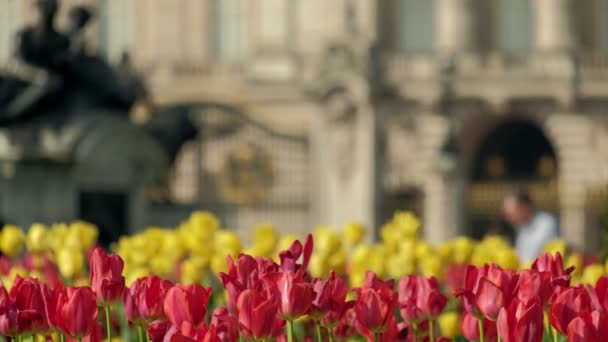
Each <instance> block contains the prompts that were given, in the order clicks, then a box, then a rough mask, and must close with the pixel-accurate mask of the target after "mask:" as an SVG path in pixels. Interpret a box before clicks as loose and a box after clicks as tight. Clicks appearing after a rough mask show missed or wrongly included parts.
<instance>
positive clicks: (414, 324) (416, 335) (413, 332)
mask: <svg viewBox="0 0 608 342" xmlns="http://www.w3.org/2000/svg"><path fill="white" fill-rule="evenodd" d="M412 334H413V335H414V342H417V341H418V324H417V323H412Z"/></svg>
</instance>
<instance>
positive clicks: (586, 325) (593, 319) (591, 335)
mask: <svg viewBox="0 0 608 342" xmlns="http://www.w3.org/2000/svg"><path fill="white" fill-rule="evenodd" d="M607 339H608V316H607V315H606V314H605V313H602V312H600V311H597V310H596V311H593V312H592V313H589V312H583V313H581V314H579V315H578V317H576V318H575V319H573V320H572V321H571V322H570V324H568V341H571V342H583V341H585V342H587V341H589V342H595V341H597V342H600V341H606V340H607Z"/></svg>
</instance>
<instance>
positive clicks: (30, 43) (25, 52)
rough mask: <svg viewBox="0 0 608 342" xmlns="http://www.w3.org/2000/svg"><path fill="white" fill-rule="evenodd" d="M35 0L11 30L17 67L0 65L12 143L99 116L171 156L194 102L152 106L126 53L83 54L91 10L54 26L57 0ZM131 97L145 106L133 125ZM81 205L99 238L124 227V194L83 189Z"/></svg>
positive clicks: (1, 113) (0, 116) (26, 144)
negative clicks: (116, 56) (32, 10)
mask: <svg viewBox="0 0 608 342" xmlns="http://www.w3.org/2000/svg"><path fill="white" fill-rule="evenodd" d="M117 1H118V0H117ZM35 4H36V8H37V11H38V13H39V19H38V21H37V22H36V23H35V24H33V25H31V26H29V27H26V28H25V29H23V30H22V31H20V32H19V33H18V35H17V37H16V38H17V39H16V43H17V44H16V51H15V57H16V58H17V59H18V60H19V61H20V62H21V63H20V64H22V67H21V68H20V69H18V70H17V71H14V72H13V73H11V74H4V75H3V74H2V73H0V129H3V130H4V131H6V132H8V136H9V137H10V139H12V140H13V143H15V144H16V145H18V146H20V147H21V148H23V149H25V150H28V149H31V150H32V151H36V149H38V148H40V147H41V146H43V144H42V143H41V142H40V141H37V140H36V139H37V137H38V136H39V133H40V131H41V129H43V128H44V129H48V128H52V129H54V130H55V131H57V132H60V133H61V132H62V131H63V129H64V128H66V127H68V128H70V127H71V128H73V127H77V128H82V127H86V129H89V130H91V132H92V131H93V130H95V129H96V127H98V126H97V124H98V123H99V122H101V123H103V122H104V120H105V122H108V121H111V122H117V121H118V122H120V124H121V125H124V126H128V127H129V129H131V130H136V131H138V132H143V133H145V135H147V136H148V137H151V140H153V141H156V142H158V145H159V147H161V148H163V149H164V153H165V154H166V157H167V160H168V161H169V163H173V161H174V160H175V156H176V155H177V153H178V151H179V150H180V148H181V146H182V145H183V144H184V143H186V142H187V141H188V140H191V139H193V138H194V137H195V136H196V135H197V134H198V129H197V125H195V124H194V123H193V120H192V117H191V115H192V114H191V113H192V108H194V106H195V105H192V104H187V105H176V106H173V107H167V108H154V106H153V105H152V103H151V102H150V101H149V98H148V93H147V90H146V86H145V83H144V82H143V80H142V78H141V77H139V75H137V73H136V72H135V71H134V70H133V68H132V67H131V65H130V61H129V56H128V54H127V53H125V54H124V56H123V59H122V62H121V63H120V65H118V66H117V67H113V66H111V65H110V64H109V63H107V62H106V61H105V60H104V59H103V58H100V57H99V56H97V55H95V54H90V53H89V52H88V51H87V46H86V41H85V37H84V31H85V28H86V27H87V25H89V23H90V22H91V20H92V19H93V17H94V13H93V11H92V10H91V9H89V8H88V7H86V6H75V7H73V8H71V10H70V11H69V12H68V20H69V22H68V27H67V29H66V31H65V32H60V31H58V30H57V29H56V27H55V25H54V22H55V17H56V15H57V13H58V10H59V0H36V2H35ZM138 100H139V101H142V102H144V103H145V104H147V105H148V107H150V111H151V113H152V114H151V116H150V120H149V121H148V122H147V123H146V124H145V125H142V126H139V127H136V126H135V125H134V124H133V123H131V122H130V120H129V119H128V115H129V112H130V111H131V109H132V107H133V105H134V104H135V102H136V101H138ZM117 117H118V118H117ZM120 117H122V118H120ZM86 132H89V131H84V130H83V131H82V132H81V133H80V134H83V135H86V134H87V133H86ZM85 138H86V137H85ZM85 138H79V139H85ZM78 141H80V140H76V142H74V144H78ZM124 148H125V149H129V148H131V146H125V147H124ZM35 155H36V154H34V156H35ZM50 158H53V157H52V156H51V157H50ZM92 158H94V156H92ZM125 191H129V190H128V189H126V190H125ZM80 210H81V212H80V215H81V216H83V210H85V211H87V212H88V213H89V214H88V215H84V216H86V217H81V218H87V219H90V220H91V221H93V222H94V223H96V224H98V225H99V226H100V233H101V235H100V239H101V242H102V243H104V242H109V241H112V240H114V239H115V238H116V236H117V234H119V231H117V230H116V229H117V228H121V229H122V228H125V227H124V222H121V219H120V217H122V216H124V213H125V201H124V199H121V198H119V197H117V198H114V197H111V196H110V197H108V195H107V194H106V195H104V194H103V193H87V194H86V196H82V197H81V198H80ZM0 221H2V218H0Z"/></svg>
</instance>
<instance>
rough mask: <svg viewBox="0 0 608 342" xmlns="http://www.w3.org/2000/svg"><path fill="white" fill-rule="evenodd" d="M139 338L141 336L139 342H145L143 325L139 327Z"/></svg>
mask: <svg viewBox="0 0 608 342" xmlns="http://www.w3.org/2000/svg"><path fill="white" fill-rule="evenodd" d="M137 336H139V342H144V327H142V326H141V325H138V326H137Z"/></svg>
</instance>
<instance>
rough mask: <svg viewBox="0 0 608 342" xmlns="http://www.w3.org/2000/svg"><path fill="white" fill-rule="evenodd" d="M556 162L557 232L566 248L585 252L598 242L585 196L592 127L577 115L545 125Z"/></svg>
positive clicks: (559, 116) (590, 165)
mask: <svg viewBox="0 0 608 342" xmlns="http://www.w3.org/2000/svg"><path fill="white" fill-rule="evenodd" d="M545 126H546V129H547V131H548V133H549V134H550V136H551V138H552V139H551V140H552V142H553V143H554V146H555V148H556V151H557V156H558V158H559V160H558V165H559V192H560V195H559V197H560V229H561V235H562V237H563V238H564V240H566V242H567V243H568V244H570V245H571V246H573V247H574V248H576V249H580V250H587V249H589V248H593V247H594V243H595V241H597V240H598V238H597V236H596V237H593V235H594V234H597V230H596V229H595V228H596V227H594V226H593V224H592V222H591V221H590V216H589V211H588V209H589V208H588V205H587V202H586V195H587V189H588V186H589V185H588V180H589V179H590V178H591V176H592V175H591V174H590V172H592V171H593V165H594V157H595V156H594V155H593V154H592V146H593V137H594V134H593V132H592V128H593V124H592V122H590V121H589V119H588V118H586V117H584V116H583V115H580V114H578V113H564V114H553V115H552V116H551V117H550V118H549V119H548V120H547V122H546V123H545Z"/></svg>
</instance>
